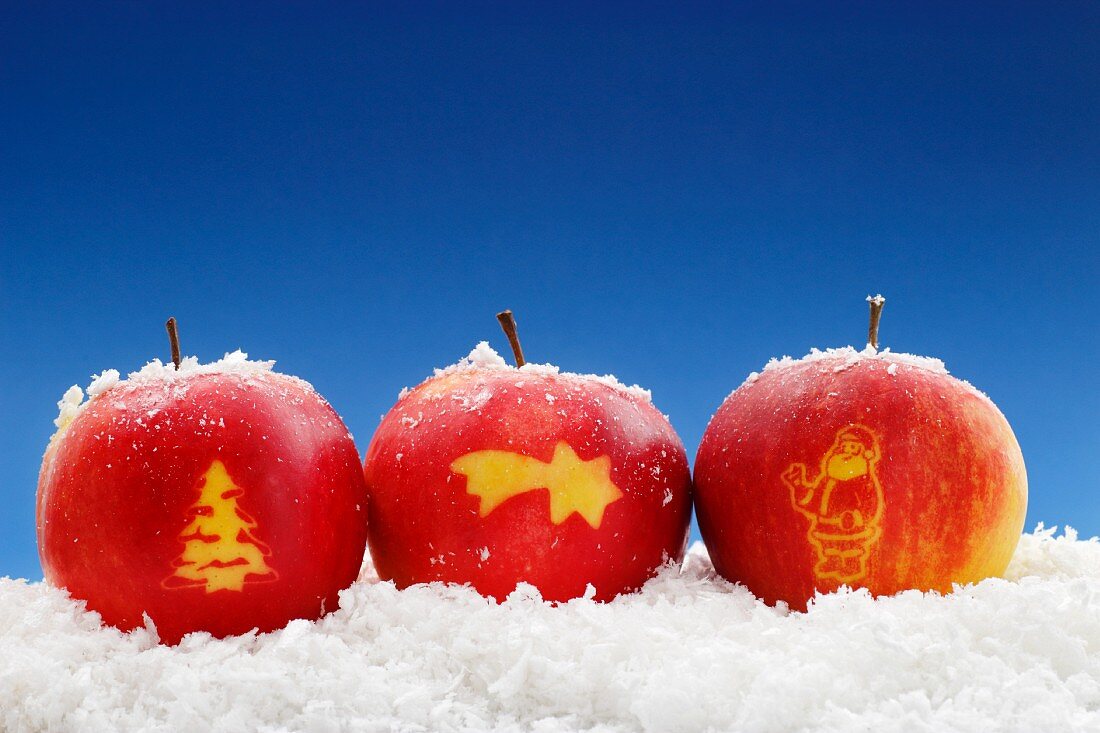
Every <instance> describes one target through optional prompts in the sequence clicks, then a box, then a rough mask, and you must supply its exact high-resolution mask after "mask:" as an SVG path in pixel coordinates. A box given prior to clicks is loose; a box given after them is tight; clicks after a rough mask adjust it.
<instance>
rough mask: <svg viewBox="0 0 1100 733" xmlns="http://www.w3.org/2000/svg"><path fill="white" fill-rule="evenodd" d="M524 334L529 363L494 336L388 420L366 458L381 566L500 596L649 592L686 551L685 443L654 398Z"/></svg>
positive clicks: (406, 577) (388, 576) (405, 580)
mask: <svg viewBox="0 0 1100 733" xmlns="http://www.w3.org/2000/svg"><path fill="white" fill-rule="evenodd" d="M501 316H502V318H503V317H507V319H510V313H508V312H507V311H506V312H505V313H504V314H501ZM511 327H512V329H513V330H512V331H510V335H509V338H510V340H511V341H512V342H513V351H514V352H515V353H516V361H517V364H519V365H520V366H519V367H511V366H508V365H507V364H506V363H505V362H504V360H503V359H502V358H501V357H500V356H498V355H497V354H496V352H494V351H493V350H492V349H491V348H490V347H489V345H488V344H487V343H485V342H481V343H480V344H478V346H477V348H475V349H474V350H473V351H472V352H471V353H470V355H469V356H468V357H467V358H466V359H463V360H462V361H460V362H459V363H458V364H457V365H455V366H452V367H450V368H447V369H444V370H442V371H437V373H436V375H435V376H434V377H432V378H431V379H428V380H427V381H425V382H423V383H422V384H420V385H419V386H418V387H416V388H414V389H412V390H411V391H408V392H406V393H403V394H402V396H401V397H400V399H399V401H398V402H397V404H396V405H395V406H394V407H393V409H391V410H390V411H389V413H388V414H387V415H386V416H385V417H384V418H383V419H382V423H381V425H380V426H379V428H378V430H377V432H376V433H375V435H374V438H373V440H372V441H371V444H370V447H369V448H368V450H367V456H366V460H365V463H364V473H365V475H366V480H367V487H368V492H369V495H370V500H369V507H370V509H369V516H370V524H369V526H368V545H369V547H370V553H371V557H372V558H373V560H374V564H375V567H376V569H377V571H378V574H379V575H380V577H381V578H382V579H384V580H393V581H394V582H395V583H396V584H397V586H398V587H400V588H404V587H406V586H409V585H411V584H414V583H426V582H432V581H443V582H449V583H467V584H470V585H472V586H473V587H474V588H476V589H477V590H478V591H479V592H481V593H482V594H484V595H487V596H492V597H494V598H496V599H498V600H500V599H503V598H504V597H506V596H507V595H508V594H509V593H510V592H512V591H513V590H514V589H515V587H516V584H517V583H520V582H527V583H530V584H532V585H534V586H535V587H537V588H538V589H539V591H540V592H541V594H542V597H543V598H544V599H546V600H551V601H564V600H567V599H570V598H575V597H578V596H582V595H584V594H585V592H586V588H587V586H588V585H589V584H591V585H592V586H593V588H594V590H595V595H594V597H595V598H596V599H598V600H609V599H611V598H614V597H615V596H616V595H618V594H620V593H625V592H628V591H632V590H635V589H637V588H638V587H640V586H641V585H642V584H643V583H645V581H646V580H647V579H648V578H650V577H651V576H652V575H653V574H654V572H655V570H656V569H657V568H658V567H660V566H661V565H662V564H663V563H665V562H668V561H670V560H671V561H679V559H680V558H681V557H682V555H683V551H684V547H685V543H686V539H687V529H688V523H689V521H690V514H691V493H690V491H691V478H690V472H689V468H688V462H687V456H686V454H685V452H684V446H683V444H682V443H681V441H680V439H679V437H678V436H677V435H676V432H675V431H674V430H673V429H672V426H671V425H670V424H669V422H668V420H667V419H666V418H665V417H664V416H663V415H662V414H661V413H660V412H658V411H657V409H656V408H654V406H653V404H652V403H651V401H650V398H649V394H648V392H645V391H643V390H641V389H639V388H637V387H634V388H627V387H624V386H623V385H621V384H619V383H618V382H617V381H616V380H615V379H614V378H610V377H595V376H582V375H578V374H568V373H563V372H560V371H559V370H558V369H557V368H556V367H550V366H545V365H532V364H525V362H524V360H523V358H522V351H521V350H520V348H519V346H518V339H515V338H514V321H513V322H512V324H511ZM506 330H507V329H506Z"/></svg>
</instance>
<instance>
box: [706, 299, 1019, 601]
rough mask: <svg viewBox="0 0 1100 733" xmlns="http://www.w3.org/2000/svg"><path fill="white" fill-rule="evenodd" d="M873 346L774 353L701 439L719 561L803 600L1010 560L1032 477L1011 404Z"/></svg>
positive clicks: (933, 366) (877, 308)
mask: <svg viewBox="0 0 1100 733" xmlns="http://www.w3.org/2000/svg"><path fill="white" fill-rule="evenodd" d="M869 300H870V301H871V313H872V315H871V328H870V332H869V339H868V341H869V343H868V346H867V348H866V349H864V350H862V351H856V350H855V349H852V348H846V349H833V350H828V351H824V352H820V351H816V350H815V351H813V352H812V353H811V354H810V355H808V356H807V357H805V358H803V359H799V360H792V359H788V358H785V359H783V360H780V361H776V360H773V361H772V362H771V363H769V364H768V366H767V367H766V368H765V369H764V371H763V372H762V373H760V374H753V375H751V376H750V377H749V379H747V380H746V381H745V383H744V384H742V385H741V386H740V387H739V388H738V389H737V390H736V391H734V392H733V394H731V395H730V396H729V397H728V398H727V399H726V401H725V402H724V403H723V404H722V406H721V407H720V408H719V409H718V411H717V413H716V414H715V415H714V417H713V418H712V419H711V421H710V424H709V425H708V426H707V429H706V431H705V433H704V435H703V440H702V443H701V445H700V446H699V452H698V455H697V457H696V463H695V475H694V479H695V491H696V495H695V507H696V512H697V514H698V520H699V528H700V530H701V531H702V534H703V539H704V541H705V543H706V545H707V548H708V550H709V551H710V556H711V559H712V560H713V562H714V567H715V569H716V570H717V571H718V572H719V573H720V574H721V575H723V576H724V577H726V578H727V579H729V580H731V581H736V582H740V583H743V584H744V585H745V586H746V587H747V588H748V589H749V590H751V591H752V592H753V593H755V594H756V595H757V596H759V597H761V598H763V599H764V600H765V601H767V602H768V603H775V602H777V601H785V602H787V603H788V604H790V606H791V607H792V608H795V609H804V608H805V607H806V604H807V601H808V600H809V599H811V598H812V597H813V595H814V594H815V593H816V592H829V591H833V590H835V589H837V588H839V587H840V586H842V585H847V586H850V587H860V588H867V589H868V590H869V591H870V592H871V593H872V594H874V595H885V594H892V593H895V592H898V591H901V590H906V589H914V588H915V589H920V590H935V591H941V592H950V591H951V590H952V587H953V584H955V583H959V584H964V583H972V582H977V581H979V580H982V579H984V578H987V577H990V576H996V575H1000V574H1001V573H1003V572H1004V570H1005V568H1006V567H1007V565H1008V562H1009V560H1010V559H1011V557H1012V554H1013V551H1014V550H1015V548H1016V543H1017V541H1018V539H1019V537H1020V532H1021V530H1022V528H1023V522H1024V513H1025V511H1026V508H1027V474H1026V472H1025V469H1024V461H1023V456H1022V454H1021V452H1020V447H1019V444H1018V443H1017V442H1016V438H1015V436H1014V435H1013V432H1012V428H1011V427H1009V424H1008V421H1007V420H1006V419H1005V417H1004V415H1002V414H1001V412H1000V410H998V409H997V407H996V406H995V405H994V404H993V402H992V401H990V400H989V398H988V397H986V396H985V395H984V394H982V393H981V392H979V391H978V390H977V389H975V388H974V387H972V386H971V385H970V384H968V383H967V382H963V381H960V380H958V379H956V378H954V377H952V376H950V375H949V374H948V373H947V371H946V370H945V369H944V367H943V363H942V362H940V361H938V360H935V359H928V358H923V357H913V356H910V355H905V354H895V353H891V352H890V351H889V350H883V351H879V350H878V348H877V347H878V320H879V314H880V313H881V309H882V305H883V303H884V299H882V297H881V296H876V297H875V298H869Z"/></svg>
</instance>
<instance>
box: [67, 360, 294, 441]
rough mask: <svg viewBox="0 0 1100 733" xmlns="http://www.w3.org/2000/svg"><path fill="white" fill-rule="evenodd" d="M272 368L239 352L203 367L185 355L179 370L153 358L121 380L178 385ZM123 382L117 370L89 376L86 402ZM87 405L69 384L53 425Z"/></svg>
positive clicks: (71, 417)
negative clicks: (198, 378)
mask: <svg viewBox="0 0 1100 733" xmlns="http://www.w3.org/2000/svg"><path fill="white" fill-rule="evenodd" d="M274 366H275V362H274V361H254V360H250V359H249V358H248V354H246V353H244V352H243V351H241V350H240V349H237V350H236V351H233V352H230V353H227V354H226V355H225V356H223V357H222V358H221V359H218V360H217V361H212V362H209V363H207V364H200V363H199V359H198V357H196V356H185V357H183V358H182V359H180V366H179V369H176V367H175V365H174V364H171V363H168V364H165V363H164V362H162V361H161V360H160V359H153V360H152V361H151V362H149V363H148V364H146V365H145V366H143V367H142V368H141V369H139V370H137V371H136V372H130V374H129V376H127V377H126V380H125V381H128V382H133V383H137V384H140V383H143V382H157V381H166V382H178V381H179V380H185V379H189V378H190V377H193V376H195V375H198V374H241V375H250V374H258V373H263V372H270V371H271V370H272V368H273V367H274ZM121 381H123V380H122V378H121V375H120V374H119V372H118V370H117V369H107V370H104V371H103V372H102V373H100V374H94V375H92V381H91V382H90V383H89V384H88V390H87V392H88V402H90V401H91V400H92V398H93V397H97V396H99V395H100V394H102V393H104V392H106V391H107V390H109V389H111V388H112V387H114V386H115V385H117V384H119V382H121ZM88 402H85V401H84V390H82V389H80V387H79V386H78V385H75V384H74V385H73V386H71V387H69V389H68V390H66V391H65V394H64V395H63V396H62V397H61V399H60V401H58V403H57V410H58V413H57V417H56V418H55V419H54V421H53V424H54V425H56V426H57V427H58V429H61V430H63V429H64V428H65V427H66V426H68V424H69V423H71V422H72V421H73V420H74V419H75V418H76V416H77V415H79V414H80V411H81V410H82V409H83V408H84V406H85V405H87V404H88Z"/></svg>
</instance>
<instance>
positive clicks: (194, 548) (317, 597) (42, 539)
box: [37, 321, 367, 643]
mask: <svg viewBox="0 0 1100 733" xmlns="http://www.w3.org/2000/svg"><path fill="white" fill-rule="evenodd" d="M173 326H174V321H170V322H169V328H170V332H171V333H172V336H173V352H174V359H175V361H174V365H173V364H168V365H163V364H161V363H160V361H159V360H157V361H154V362H152V363H150V364H149V365H147V366H146V367H145V368H144V369H142V370H141V371H139V372H136V373H134V374H131V375H130V376H129V378H128V379H124V380H121V379H119V375H118V372H117V371H114V370H109V371H108V372H105V373H104V374H103V375H101V376H100V377H98V378H97V379H96V380H95V381H94V382H93V383H92V385H91V386H90V387H89V390H88V392H89V395H90V398H89V399H88V400H87V401H84V402H82V401H81V400H82V397H83V395H82V393H81V390H80V389H79V388H77V387H73V388H72V389H71V390H69V392H68V393H66V395H65V398H64V399H63V400H62V402H61V403H60V406H61V415H60V416H59V418H58V420H57V425H58V430H57V432H56V433H55V434H54V436H53V438H52V439H51V440H50V443H49V447H48V448H47V450H46V455H45V457H44V459H43V462H42V469H41V472H40V474H39V481H38V499H37V519H38V547H39V556H40V558H41V561H42V568H43V572H44V574H45V577H46V580H47V581H49V582H50V583H52V584H53V585H56V586H59V587H63V588H66V589H68V591H69V593H70V594H71V595H72V596H73V597H74V598H77V599H81V600H84V601H86V602H87V606H88V609H89V610H92V611H96V612H98V613H99V614H100V615H101V617H102V618H103V621H104V622H106V623H108V624H111V625H113V626H116V627H118V628H120V629H123V630H129V629H133V628H135V627H139V626H142V625H143V624H144V623H145V621H144V617H145V616H146V615H147V616H148V617H149V618H150V619H151V620H152V622H153V623H154V624H155V625H156V629H157V631H158V633H159V635H160V639H161V640H162V641H164V642H165V643H176V642H178V641H179V640H180V638H181V637H182V636H183V635H184V634H187V633H188V632H192V631H207V632H210V633H211V634H213V635H215V636H226V635H230V634H240V633H244V632H247V631H249V630H251V629H259V630H260V631H270V630H272V629H277V628H280V627H282V626H284V625H286V623H287V622H288V621H290V620H291V619H295V618H316V617H318V616H320V615H321V614H323V613H324V612H326V611H332V610H335V609H336V607H337V603H338V597H337V594H338V592H339V591H340V590H342V589H343V588H346V587H347V586H348V585H350V584H351V583H352V582H353V581H354V580H355V578H356V577H357V575H358V572H359V568H360V565H361V563H362V559H363V553H364V550H365V544H366V504H367V499H366V487H365V484H364V482H363V475H362V470H361V466H360V463H359V456H358V453H357V451H356V449H355V444H354V443H353V441H352V438H351V435H349V434H348V431H347V428H345V427H344V424H343V422H342V421H341V420H340V418H339V416H337V414H336V413H335V412H334V411H333V409H332V408H331V407H330V406H329V405H328V403H327V402H325V400H324V399H323V398H321V396H320V395H318V394H317V392H315V391H314V389H313V388H312V387H311V386H310V385H309V384H308V383H307V382H304V381H302V380H301V379H297V378H295V377H291V376H288V375H285V374H279V373H276V372H274V371H272V369H271V366H272V362H254V361H248V360H247V358H246V357H245V355H244V354H242V353H240V352H236V353H234V354H228V355H226V357H225V358H224V359H223V360H221V361H218V362H215V363H213V364H206V365H199V364H198V361H197V360H196V359H194V358H193V357H191V358H188V359H183V360H182V361H181V360H180V358H179V355H178V345H177V341H176V337H175V332H174V328H173Z"/></svg>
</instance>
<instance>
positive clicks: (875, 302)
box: [867, 295, 886, 351]
mask: <svg viewBox="0 0 1100 733" xmlns="http://www.w3.org/2000/svg"><path fill="white" fill-rule="evenodd" d="M867 302H868V303H870V304H871V324H870V325H869V326H868V327H867V343H868V344H870V345H871V348H873V349H875V350H876V351H877V350H878V322H879V319H881V318H882V306H884V305H886V298H884V297H882V296H881V295H875V296H870V295H868V296H867Z"/></svg>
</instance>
